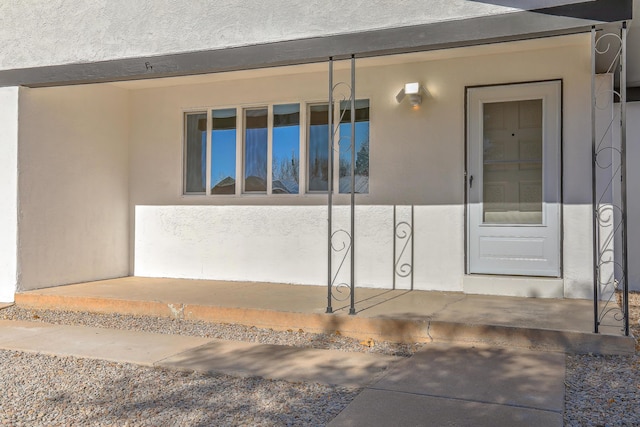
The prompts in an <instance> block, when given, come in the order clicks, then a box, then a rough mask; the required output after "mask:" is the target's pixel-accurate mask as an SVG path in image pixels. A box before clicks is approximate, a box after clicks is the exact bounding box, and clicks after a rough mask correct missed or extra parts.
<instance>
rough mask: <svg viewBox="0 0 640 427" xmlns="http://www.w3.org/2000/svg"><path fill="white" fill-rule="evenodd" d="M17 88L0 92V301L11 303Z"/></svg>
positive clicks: (15, 221) (15, 228)
mask: <svg viewBox="0 0 640 427" xmlns="http://www.w3.org/2000/svg"><path fill="white" fill-rule="evenodd" d="M19 92H20V91H19V89H18V88H17V87H7V88H1V89H0V183H1V184H0V236H2V239H0V302H12V301H13V294H14V292H15V288H16V281H17V258H16V255H17V237H18V235H17V231H18V114H19V106H18V105H19Z"/></svg>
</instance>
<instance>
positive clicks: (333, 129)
mask: <svg viewBox="0 0 640 427" xmlns="http://www.w3.org/2000/svg"><path fill="white" fill-rule="evenodd" d="M350 65H351V82H350V84H347V83H345V82H338V83H335V84H334V81H333V57H331V58H329V105H328V110H329V112H328V114H329V117H328V128H329V140H328V146H329V151H328V163H329V164H328V168H327V181H328V182H327V193H328V195H327V205H328V206H327V209H328V216H327V217H328V233H327V240H328V242H327V246H328V259H327V265H328V278H327V282H328V283H327V310H326V312H327V313H333V306H332V302H333V299H336V300H339V301H343V300H346V299H347V298H349V299H350V305H349V314H351V315H354V314H356V308H355V251H354V248H355V191H356V190H355V163H356V151H355V116H356V99H355V81H356V72H355V55H351V64H350ZM338 86H345V87H347V88H349V97H348V99H347V97H346V96H345V97H343V99H341V100H340V101H341V102H340V105H339V106H338V110H337V111H338V112H339V113H340V119H338V120H337V121H334V117H333V114H334V111H335V109H334V103H335V100H334V98H335V97H334V91H335V90H336V88H337V87H338ZM347 101H349V102H348V105H349V110H350V124H351V134H350V136H349V137H348V139H349V140H350V147H349V148H350V150H349V151H350V154H351V155H350V158H351V167H350V172H351V180H350V183H351V191H350V196H351V198H350V207H349V208H350V227H349V231H347V230H345V229H344V228H340V229H337V230H336V231H334V230H333V217H332V213H333V188H334V185H333V180H334V167H333V163H334V157H335V150H336V144H335V137H336V133H337V132H339V129H340V123H341V121H342V118H343V117H344V114H345V113H346V108H347V107H346V106H347ZM342 105H344V106H345V110H344V111H343V110H342V107H341V106H342ZM346 139H347V138H345V136H344V135H340V139H339V141H338V147H337V149H338V150H340V144H341V143H342V142H343V141H344V140H346ZM338 158H339V153H338ZM338 191H340V190H339V186H338ZM334 254H339V255H340V256H341V259H340V262H339V264H338V266H337V268H336V271H335V272H334V271H333V270H334V268H333V263H332V258H333V255H334ZM347 255H350V283H349V284H347V283H345V282H339V281H338V277H339V274H340V271H341V270H342V268H343V267H344V265H345V262H346V260H347ZM344 291H348V295H341V294H342V293H343V292H344Z"/></svg>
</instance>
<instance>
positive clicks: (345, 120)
mask: <svg viewBox="0 0 640 427" xmlns="http://www.w3.org/2000/svg"><path fill="white" fill-rule="evenodd" d="M355 104H356V105H355V107H356V108H355V128H356V131H355V140H356V143H355V145H356V164H355V192H356V193H368V192H369V100H367V99H363V100H356V103H355ZM340 116H341V119H340V160H339V177H340V178H339V179H340V181H339V188H340V193H350V192H351V101H342V102H340Z"/></svg>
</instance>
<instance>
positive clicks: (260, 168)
mask: <svg viewBox="0 0 640 427" xmlns="http://www.w3.org/2000/svg"><path fill="white" fill-rule="evenodd" d="M267 114H268V112H267V109H266V108H256V109H251V110H245V111H244V127H245V133H244V191H246V192H260V193H266V191H267V145H268V139H267Z"/></svg>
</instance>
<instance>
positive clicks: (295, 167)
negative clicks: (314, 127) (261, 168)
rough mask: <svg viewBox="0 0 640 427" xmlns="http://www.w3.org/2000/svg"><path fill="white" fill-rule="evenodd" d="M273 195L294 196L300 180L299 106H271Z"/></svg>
mask: <svg viewBox="0 0 640 427" xmlns="http://www.w3.org/2000/svg"><path fill="white" fill-rule="evenodd" d="M272 174H273V183H272V192H273V194H296V193H298V191H299V180H300V104H287V105H274V106H273V159H272Z"/></svg>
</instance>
